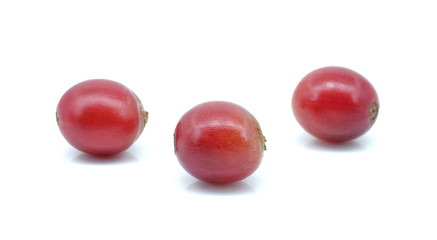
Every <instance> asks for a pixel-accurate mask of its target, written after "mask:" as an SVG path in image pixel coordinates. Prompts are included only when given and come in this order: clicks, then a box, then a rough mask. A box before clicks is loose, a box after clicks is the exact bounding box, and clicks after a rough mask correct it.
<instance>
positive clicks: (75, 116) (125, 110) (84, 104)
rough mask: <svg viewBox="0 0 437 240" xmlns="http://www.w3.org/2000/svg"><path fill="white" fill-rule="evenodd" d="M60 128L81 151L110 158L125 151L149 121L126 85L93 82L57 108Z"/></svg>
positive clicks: (71, 92)
mask: <svg viewBox="0 0 437 240" xmlns="http://www.w3.org/2000/svg"><path fill="white" fill-rule="evenodd" d="M56 116H57V121H58V125H59V129H60V130H61V133H62V135H63V136H64V137H65V139H66V140H67V141H68V142H69V143H70V144H71V145H72V146H74V147H75V148H77V149H78V150H80V151H83V152H86V153H90V154H95V155H110V154H116V153H119V152H121V151H124V150H125V149H127V148H128V147H130V146H131V145H132V144H133V143H134V142H135V140H136V139H137V138H138V137H139V136H140V134H141V132H142V129H143V127H144V125H145V122H146V121H147V113H146V112H144V111H143V110H142V105H141V102H140V101H139V99H138V98H137V97H136V95H135V94H133V93H132V92H131V91H130V90H129V89H128V88H127V87H125V86H124V85H122V84H120V83H118V82H115V81H111V80H105V79H92V80H88V81H84V82H81V83H79V84H77V85H75V86H73V87H72V88H70V89H69V90H68V91H67V92H65V94H64V95H63V96H62V98H61V100H60V101H59V103H58V107H57V112H56Z"/></svg>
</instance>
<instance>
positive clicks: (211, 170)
mask: <svg viewBox="0 0 437 240" xmlns="http://www.w3.org/2000/svg"><path fill="white" fill-rule="evenodd" d="M265 141H266V140H265V137H264V136H263V134H262V132H261V128H260V125H259V124H258V122H257V120H256V119H255V117H254V116H253V115H252V114H250V113H249V112H248V111H247V110H246V109H244V108H242V107H240V106H239V105H236V104H234V103H230V102H223V101H213V102H206V103H203V104H200V105H197V106H195V107H194V108H192V109H191V110H189V111H188V112H186V113H185V114H184V115H183V116H182V118H181V119H180V120H179V122H178V124H177V126H176V129H175V133H174V145H175V146H174V147H175V153H176V156H177V158H178V160H179V163H180V164H181V165H182V167H183V168H184V169H185V170H186V171H187V172H188V173H190V174H191V175H192V176H194V177H196V178H198V179H200V180H202V181H205V182H209V183H215V184H224V183H231V182H236V181H239V180H242V179H244V178H246V177H248V176H249V175H251V174H252V173H253V172H255V170H256V169H257V168H258V166H259V165H260V163H261V159H262V156H263V152H264V150H265V148H266V147H265Z"/></svg>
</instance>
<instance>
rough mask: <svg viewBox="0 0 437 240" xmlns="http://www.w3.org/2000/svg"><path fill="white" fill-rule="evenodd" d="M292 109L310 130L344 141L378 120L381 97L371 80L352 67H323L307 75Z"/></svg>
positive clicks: (365, 129)
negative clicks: (351, 68) (379, 98)
mask: <svg viewBox="0 0 437 240" xmlns="http://www.w3.org/2000/svg"><path fill="white" fill-rule="evenodd" d="M292 109H293V113H294V115H295V117H296V119H297V121H298V122H299V124H300V125H301V126H302V127H303V128H304V129H305V130H306V131H307V132H309V133H310V134H312V135H314V136H316V137H318V138H320V139H323V140H327V141H333V142H343V141H348V140H352V139H354V138H357V137H359V136H361V135H363V134H364V133H365V132H367V131H368V130H369V129H370V128H371V127H372V125H373V124H374V123H375V120H376V117H377V116H378V109H379V100H378V96H377V94H376V91H375V89H374V88H373V86H372V85H371V84H370V82H369V81H368V80H367V79H366V78H364V77H363V76H361V75H360V74H358V73H357V72H354V71H352V70H350V69H347V68H343V67H324V68H320V69H317V70H314V71H313V72H311V73H309V74H308V75H306V76H305V77H304V78H303V79H302V80H301V81H300V83H299V84H298V85H297V87H296V89H295V91H294V94H293V98H292Z"/></svg>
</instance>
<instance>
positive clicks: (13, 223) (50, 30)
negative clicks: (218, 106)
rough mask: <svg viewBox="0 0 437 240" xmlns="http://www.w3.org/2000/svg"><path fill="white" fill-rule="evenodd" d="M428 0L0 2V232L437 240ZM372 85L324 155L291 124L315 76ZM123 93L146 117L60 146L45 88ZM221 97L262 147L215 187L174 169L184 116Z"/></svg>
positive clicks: (432, 10)
mask: <svg viewBox="0 0 437 240" xmlns="http://www.w3.org/2000/svg"><path fill="white" fill-rule="evenodd" d="M436 12H437V7H436V6H435V5H433V1H421V0H416V1H384V0H379V1H339V0H334V1H321V0H320V1H316V0H306V1H275V0H269V1H256V0H252V1H243V0H221V1H210V0H198V1H194V0H186V1H185V0H179V1H168V0H159V1H128V0H123V1H107V0H106V1H95V0H86V1H82V0H76V1H55V0H54V1H48V0H39V1H18V0H17V1H13V0H10V1H9V0H3V1H1V2H0V81H1V87H0V109H1V120H0V121H1V125H0V140H1V156H0V239H4V240H14V239H46V240H47V239H56V240H59V239H62V240H64V239H65V240H68V239H74V240H78V239H81V240H85V239H129V240H130V239H252V238H254V237H258V238H259V239H336V240H339V239H348V240H351V239H384V240H387V239H397V240H398V239H420V240H425V239H434V240H435V239H437V193H436V191H437V162H436V161H437V157H436V153H435V135H436V134H437V128H436V126H435V124H436V122H437V117H436V115H435V114H434V112H435V104H436V103H437V99H436V94H435V92H436V91H435V89H436V84H435V82H436V80H437V74H436V73H437V71H436V70H437V57H436V56H437V14H436ZM329 65H337V66H344V67H348V68H351V69H353V70H355V71H357V72H359V73H360V74H362V75H364V76H365V77H366V78H368V79H369V81H371V82H372V84H373V85H374V87H375V88H376V90H377V92H378V94H379V98H380V102H381V109H380V115H379V117H378V119H377V121H376V124H375V125H374V126H373V128H372V129H371V130H370V131H369V132H368V133H367V134H366V135H365V136H363V137H361V138H359V139H356V140H354V141H352V142H349V143H346V144H344V145H340V146H330V145H327V144H325V143H323V142H321V141H318V140H316V139H314V138H313V137H311V136H309V135H308V134H307V133H305V132H304V131H303V129H302V128H301V127H300V126H299V125H298V124H297V122H296V121H295V119H294V116H293V114H292V111H291V96H292V93H293V90H294V88H295V86H296V85H297V83H298V82H299V80H300V79H301V78H302V77H303V76H304V75H305V74H307V73H308V72H310V71H312V70H314V69H316V68H319V67H324V66H329ZM92 78H107V79H112V80H116V81H118V82H121V83H123V84H124V85H126V86H127V87H129V88H130V89H132V90H133V91H134V92H136V93H137V95H138V96H139V97H140V98H141V100H142V101H143V103H144V105H145V108H146V110H147V111H148V112H149V117H150V118H149V123H148V124H147V126H146V129H145V131H144V132H143V135H142V136H141V137H140V138H139V139H138V141H137V142H136V143H135V144H134V145H133V146H132V147H131V148H130V149H128V150H127V151H126V152H124V153H122V154H120V155H118V156H116V157H113V158H112V159H108V161H106V162H102V161H98V160H97V159H96V158H94V157H92V156H89V155H86V154H83V153H80V152H79V151H77V150H75V149H74V148H73V147H71V146H70V145H68V143H67V142H66V141H65V140H64V138H63V137H62V135H61V134H60V132H59V130H58V127H57V125H56V121H55V110H56V106H57V103H58V101H59V99H60V98H61V96H62V94H63V93H64V92H65V91H66V90H67V89H68V88H70V87H71V86H73V85H74V84H76V83H78V82H80V81H83V80H87V79H92ZM210 100H226V101H231V102H235V103H237V104H239V105H241V106H243V107H245V108H246V109H247V110H249V111H250V112H251V113H252V114H253V115H254V116H255V117H256V118H257V119H258V121H259V122H260V124H261V127H262V129H263V132H264V135H265V136H266V137H267V141H268V142H267V148H268V149H267V151H266V152H265V155H264V158H263V162H262V164H261V166H260V168H259V169H258V170H257V172H256V173H254V174H253V175H252V176H250V177H249V178H247V179H245V180H244V181H241V182H239V183H235V184H232V185H229V186H224V187H213V186H209V185H206V184H203V183H201V182H198V181H197V180H196V179H194V178H193V177H191V176H189V175H188V174H187V173H186V172H185V171H184V170H183V169H182V168H181V167H180V165H179V163H178V162H177V159H176V157H175V155H174V152H173V139H172V136H173V131H174V128H175V126H176V124H177V122H178V120H179V118H180V117H181V116H182V114H184V113H185V112H186V111H187V110H188V109H190V108H191V107H193V106H194V105H197V104H199V103H202V102H204V101H210Z"/></svg>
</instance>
